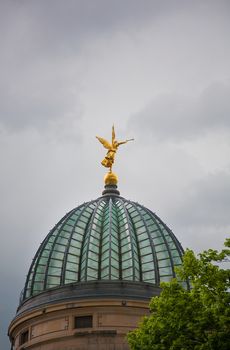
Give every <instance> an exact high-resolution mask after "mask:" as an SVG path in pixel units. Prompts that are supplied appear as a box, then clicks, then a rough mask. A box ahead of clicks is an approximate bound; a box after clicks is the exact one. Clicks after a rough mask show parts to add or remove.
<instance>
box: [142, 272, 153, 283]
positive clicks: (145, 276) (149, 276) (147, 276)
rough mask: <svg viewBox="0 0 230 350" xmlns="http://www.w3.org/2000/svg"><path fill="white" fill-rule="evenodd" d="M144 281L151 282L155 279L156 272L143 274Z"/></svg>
mask: <svg viewBox="0 0 230 350" xmlns="http://www.w3.org/2000/svg"><path fill="white" fill-rule="evenodd" d="M142 278H143V280H144V281H145V280H150V279H153V278H154V271H148V272H143V274H142Z"/></svg>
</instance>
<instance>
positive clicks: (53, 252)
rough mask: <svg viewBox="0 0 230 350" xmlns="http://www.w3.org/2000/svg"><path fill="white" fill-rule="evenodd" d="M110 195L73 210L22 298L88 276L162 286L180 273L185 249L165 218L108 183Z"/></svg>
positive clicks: (45, 247) (45, 248) (38, 258)
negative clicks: (131, 199)
mask: <svg viewBox="0 0 230 350" xmlns="http://www.w3.org/2000/svg"><path fill="white" fill-rule="evenodd" d="M106 187H107V189H106V190H105V191H104V195H103V196H102V197H100V198H98V199H96V200H94V201H90V202H87V203H84V204H82V205H80V206H79V207H77V208H75V209H73V210H71V211H70V212H69V213H67V214H66V215H65V216H64V217H63V218H62V219H61V220H60V221H59V222H58V223H57V225H56V226H55V227H54V228H53V229H52V230H51V231H50V233H49V234H48V235H47V237H46V238H45V240H44V241H43V242H42V244H41V246H40V248H39V249H38V251H37V253H36V255H35V257H34V260H33V262H32V264H31V267H30V269H29V273H28V276H27V280H26V284H25V288H24V292H23V294H22V298H21V302H22V301H24V300H25V299H28V298H30V297H32V296H35V295H37V294H39V293H41V292H43V291H47V290H49V289H52V288H57V287H61V286H65V285H69V284H77V283H81V282H88V281H116V280H117V281H134V282H147V283H149V284H151V285H155V286H159V285H160V282H162V281H169V280H170V279H171V278H173V277H175V266H178V265H180V264H181V257H182V254H183V249H182V247H181V245H180V243H179V242H178V240H177V239H176V237H175V236H174V234H173V233H172V231H171V230H170V229H169V228H168V227H167V226H166V225H165V224H164V223H163V222H162V221H161V220H160V218H159V217H158V216H157V215H156V214H154V213H153V212H151V211H150V210H149V209H147V208H145V207H143V206H142V205H140V204H138V203H135V202H132V201H129V200H126V199H125V198H123V197H121V196H120V195H119V192H118V191H117V190H116V189H115V187H116V186H106Z"/></svg>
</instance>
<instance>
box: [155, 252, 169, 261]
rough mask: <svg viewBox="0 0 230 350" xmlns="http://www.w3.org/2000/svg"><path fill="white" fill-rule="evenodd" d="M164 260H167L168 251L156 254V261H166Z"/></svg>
mask: <svg viewBox="0 0 230 350" xmlns="http://www.w3.org/2000/svg"><path fill="white" fill-rule="evenodd" d="M166 258H169V253H168V251H164V252H159V253H157V259H166Z"/></svg>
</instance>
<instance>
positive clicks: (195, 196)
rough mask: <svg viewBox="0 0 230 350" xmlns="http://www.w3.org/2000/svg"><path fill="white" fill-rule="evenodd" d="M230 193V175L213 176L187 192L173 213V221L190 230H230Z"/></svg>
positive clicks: (190, 186) (190, 187)
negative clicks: (219, 228) (225, 228)
mask: <svg viewBox="0 0 230 350" xmlns="http://www.w3.org/2000/svg"><path fill="white" fill-rule="evenodd" d="M229 193H230V173H229V172H219V173H216V174H210V175H208V176H206V177H204V178H203V179H201V180H199V181H196V182H193V183H192V184H190V185H189V186H187V188H185V190H184V195H183V197H182V198H181V199H180V200H178V203H177V205H176V206H174V207H172V208H171V209H170V213H169V217H170V219H169V220H171V221H174V222H179V223H180V226H183V227H186V226H187V227H190V228H191V227H192V228H197V227H199V226H203V227H206V228H210V227H212V228H215V227H221V226H229V208H230V197H229ZM229 228H230V226H229Z"/></svg>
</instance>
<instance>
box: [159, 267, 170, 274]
mask: <svg viewBox="0 0 230 350" xmlns="http://www.w3.org/2000/svg"><path fill="white" fill-rule="evenodd" d="M159 274H160V276H165V275H172V269H171V267H169V266H168V267H162V268H160V269H159Z"/></svg>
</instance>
